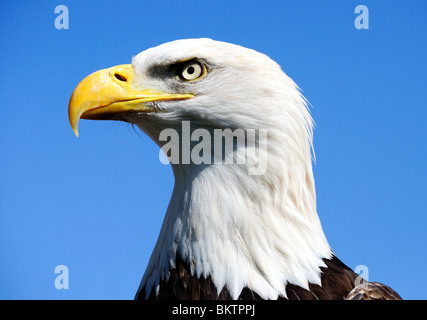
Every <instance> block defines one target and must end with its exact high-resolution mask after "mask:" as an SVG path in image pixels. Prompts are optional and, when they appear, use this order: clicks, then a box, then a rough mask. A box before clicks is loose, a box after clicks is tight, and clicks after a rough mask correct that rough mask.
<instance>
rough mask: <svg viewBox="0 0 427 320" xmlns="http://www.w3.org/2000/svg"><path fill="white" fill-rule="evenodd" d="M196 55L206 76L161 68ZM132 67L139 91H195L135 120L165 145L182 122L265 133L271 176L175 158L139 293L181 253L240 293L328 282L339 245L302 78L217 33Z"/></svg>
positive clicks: (144, 57)
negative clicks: (320, 193) (324, 208)
mask: <svg viewBox="0 0 427 320" xmlns="http://www.w3.org/2000/svg"><path fill="white" fill-rule="evenodd" d="M191 58H197V59H199V60H200V61H202V62H203V63H205V64H206V65H207V68H208V72H207V75H206V76H205V77H203V78H201V79H199V80H197V81H191V82H185V83H184V82H182V81H180V80H179V79H178V78H176V77H169V76H168V75H167V73H164V72H163V73H162V71H161V70H166V69H165V67H167V66H169V65H171V64H174V63H176V62H178V61H185V60H188V59H191ZM132 65H133V67H134V70H135V79H136V83H137V85H140V86H141V88H147V87H148V88H155V89H159V90H161V91H163V92H171V93H172V92H173V93H191V94H193V95H194V98H191V99H187V100H180V101H163V102H156V105H155V106H156V108H157V110H159V111H161V112H153V113H141V114H137V115H128V116H127V118H126V120H128V121H129V122H132V123H135V124H137V125H138V126H139V127H140V128H141V129H142V130H143V131H145V132H146V133H147V134H148V135H149V136H150V137H151V138H152V139H153V140H154V141H155V142H156V143H157V144H159V145H160V146H162V145H163V144H164V142H162V141H160V140H159V135H160V132H161V131H162V130H163V129H175V130H177V131H178V132H181V131H182V129H181V128H182V121H190V123H191V130H194V129H196V128H205V129H207V130H209V132H211V134H212V137H213V136H214V129H227V128H229V129H232V130H234V129H237V128H240V129H243V130H247V129H255V130H261V129H266V130H267V138H268V140H267V157H266V160H267V165H266V170H265V172H263V174H259V175H250V174H248V169H249V167H250V166H251V164H250V163H251V162H250V161H248V162H247V163H246V164H237V163H233V164H201V165H196V164H194V163H190V164H187V165H186V164H172V167H173V172H174V175H175V186H174V190H173V194H172V197H171V201H170V204H169V207H168V209H167V212H166V216H165V219H164V222H163V225H162V229H161V232H160V235H159V239H158V241H157V244H156V246H155V248H154V251H153V253H152V256H151V258H150V261H149V263H148V267H147V269H146V272H145V274H144V276H143V279H142V282H141V285H140V290H141V289H142V288H144V287H145V289H146V292H147V295H148V294H149V292H150V291H151V289H155V290H156V289H157V288H158V285H159V283H160V281H161V279H167V278H168V275H169V270H170V269H171V268H172V267H174V265H175V257H176V255H177V254H179V255H180V256H181V257H182V258H183V259H184V260H185V261H186V262H188V264H189V265H190V267H191V271H192V272H193V273H194V274H196V275H197V276H198V277H199V276H204V277H207V276H209V275H210V276H211V277H212V280H213V282H214V284H215V285H216V287H217V289H218V292H219V291H220V290H221V289H222V288H223V287H224V286H226V287H227V289H228V290H229V291H230V294H231V296H232V297H233V298H234V299H236V298H237V297H238V296H239V294H240V292H241V290H242V289H243V288H244V287H249V288H250V289H252V290H253V291H254V292H256V293H257V294H259V295H260V296H261V297H262V298H264V299H276V298H277V297H278V296H279V295H280V296H285V297H286V291H285V288H286V284H287V283H292V284H295V285H298V286H301V287H304V288H308V283H309V282H310V283H315V284H320V272H321V271H320V267H321V266H324V263H323V260H322V259H324V258H330V257H331V249H330V247H329V244H328V242H327V240H326V237H325V236H324V233H323V230H322V227H321V224H320V221H319V218H318V215H317V212H316V195H315V188H314V178H313V174H312V164H311V146H312V128H313V122H312V119H311V116H310V113H309V111H308V110H307V105H306V101H305V99H304V97H303V96H302V95H301V94H300V92H299V90H298V87H297V86H296V84H295V83H294V82H293V81H292V80H291V79H290V78H289V77H288V76H287V75H286V74H285V73H284V72H283V71H282V70H281V68H280V66H279V65H278V64H277V63H275V62H274V61H272V60H271V59H270V58H268V57H267V56H266V55H264V54H261V53H259V52H256V51H254V50H250V49H247V48H243V47H241V46H237V45H233V44H228V43H224V42H218V41H213V40H210V39H189V40H178V41H173V42H170V43H166V44H163V45H160V46H158V47H155V48H151V49H148V50H146V51H143V52H141V53H140V54H138V55H137V56H136V57H134V59H133V61H132ZM159 70H160V71H159ZM189 143H191V144H192V145H194V144H195V143H196V142H194V141H190V142H189ZM237 148H238V149H239V148H245V146H244V145H243V146H242V145H240V146H239V147H237ZM239 151H241V152H244V151H245V150H237V152H239Z"/></svg>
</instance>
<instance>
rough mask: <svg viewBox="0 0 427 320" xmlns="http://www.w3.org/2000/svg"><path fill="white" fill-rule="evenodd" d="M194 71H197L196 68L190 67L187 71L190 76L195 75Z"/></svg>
mask: <svg viewBox="0 0 427 320" xmlns="http://www.w3.org/2000/svg"><path fill="white" fill-rule="evenodd" d="M194 71H196V70H195V69H194V67H188V69H187V72H188V74H193V73H194Z"/></svg>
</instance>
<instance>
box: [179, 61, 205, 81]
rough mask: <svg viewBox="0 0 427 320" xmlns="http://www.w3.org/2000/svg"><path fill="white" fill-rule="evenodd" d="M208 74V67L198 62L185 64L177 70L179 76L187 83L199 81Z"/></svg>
mask: <svg viewBox="0 0 427 320" xmlns="http://www.w3.org/2000/svg"><path fill="white" fill-rule="evenodd" d="M205 74H206V67H205V66H204V65H203V64H202V63H201V62H199V61H197V60H191V61H186V62H183V63H182V64H181V65H180V66H179V67H178V69H177V76H178V77H179V78H180V79H182V80H186V81H192V80H197V79H199V78H201V77H203V76H204V75H205Z"/></svg>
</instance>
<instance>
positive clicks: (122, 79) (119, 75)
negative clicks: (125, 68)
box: [114, 73, 127, 82]
mask: <svg viewBox="0 0 427 320" xmlns="http://www.w3.org/2000/svg"><path fill="white" fill-rule="evenodd" d="M114 77H116V79H117V80H119V81H123V82H126V81H127V79H126V77H125V76H122V75H121V74H119V73H115V74H114Z"/></svg>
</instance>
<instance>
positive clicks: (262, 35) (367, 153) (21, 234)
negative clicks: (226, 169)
mask: <svg viewBox="0 0 427 320" xmlns="http://www.w3.org/2000/svg"><path fill="white" fill-rule="evenodd" d="M61 4H62V5H66V6H67V7H68V9H69V29H68V30H57V29H56V28H55V24H54V22H55V18H56V17H57V16H58V14H55V12H54V10H55V7H56V6H57V5H61ZM360 4H364V5H366V6H367V7H368V9H369V29H368V30H357V29H356V28H355V26H354V19H355V18H356V16H357V14H355V13H354V9H355V7H356V6H357V5H360ZM426 14H427V2H426V1H423V0H412V1H379V0H376V1H263V2H260V1H222V0H221V1H219V0H216V1H116V2H113V1H111V2H106V1H62V2H59V1H37V2H36V1H2V2H1V3H0V30H1V31H0V41H1V43H2V53H1V59H0V66H1V70H2V77H1V80H0V82H1V85H0V96H1V102H0V105H1V108H0V119H1V125H0V175H1V179H0V299H133V297H134V294H135V292H136V290H137V288H138V285H139V282H140V280H141V277H142V275H143V272H144V270H145V267H146V264H147V262H148V259H149V256H150V254H151V251H152V249H153V247H154V244H155V241H156V240H157V236H158V233H159V231H160V226H161V223H162V220H163V216H164V212H165V211H166V208H167V205H168V202H169V197H170V195H171V192H172V187H173V175H172V170H171V168H170V167H169V166H165V165H163V164H161V163H160V161H159V157H158V154H159V150H158V147H157V146H156V145H155V144H154V143H153V142H152V141H151V140H150V139H149V138H148V137H146V136H144V135H143V134H142V133H138V132H135V131H134V130H133V129H132V128H131V127H130V126H129V125H127V124H125V123H117V122H110V121H85V120H83V121H81V122H80V126H79V132H80V138H76V137H75V136H74V134H73V132H72V130H71V128H70V125H69V123H68V115H67V107H68V101H69V98H70V96H71V93H72V91H73V89H74V87H75V86H76V85H77V84H78V83H79V81H80V80H81V79H83V78H84V77H85V76H86V75H88V74H89V73H92V72H93V71H96V70H99V69H102V68H106V67H110V66H114V65H118V64H123V63H129V62H130V61H131V58H132V56H134V55H136V54H137V53H139V52H140V51H142V50H144V49H146V48H149V47H152V46H156V45H158V44H161V43H163V42H167V41H171V40H175V39H182V38H196V37H209V38H213V39H216V40H222V41H226V42H232V43H236V44H240V45H243V46H246V47H250V48H253V49H255V50H258V51H261V52H263V53H266V54H267V55H269V56H270V57H271V58H273V59H274V60H276V61H277V62H278V63H279V64H280V65H281V66H282V68H283V70H284V71H285V72H286V73H287V74H288V75H289V76H290V77H292V78H293V79H294V80H295V81H296V83H297V84H298V85H299V86H300V87H301V89H302V90H303V93H304V95H305V97H306V98H307V99H308V100H309V101H310V103H311V105H312V107H313V108H312V115H313V117H314V119H315V121H316V128H315V133H314V147H315V152H316V159H317V160H316V164H315V166H314V174H315V179H316V189H317V201H318V213H319V216H320V219H321V221H322V225H323V228H324V231H325V233H326V236H327V238H328V240H329V243H330V244H331V247H332V248H333V250H334V251H335V253H336V254H337V256H338V257H339V258H340V259H341V260H343V261H344V262H345V263H346V264H347V265H348V266H350V267H351V268H355V267H356V266H357V265H366V266H367V267H368V271H369V279H370V280H372V281H379V282H383V283H385V284H388V285H390V286H391V287H393V288H394V289H395V290H396V291H397V292H398V293H400V294H401V295H402V297H403V298H406V299H426V298H427V294H426V292H425V290H424V288H425V286H426V285H427V280H426V277H425V269H426V267H427V254H426V252H427V244H426V243H427V241H426V240H427V237H426V225H427V215H426V213H427V200H426V198H427V197H426V190H427V188H426V187H427V182H426V181H427V179H426V178H427V170H426V156H427V148H426V138H427V129H426V128H427V126H426V116H427V99H426V96H425V90H426V75H427V62H426V61H427V60H426V58H425V56H426V53H427V52H426V51H427V50H426V49H427V41H426V39H427V34H426V31H427V21H426V19H425V16H426ZM57 265H66V266H67V267H68V270H69V289H68V290H64V289H63V290H58V289H56V288H55V286H54V281H55V277H56V276H57V274H55V273H54V270H55V267H56V266H57ZM365 275H366V274H365Z"/></svg>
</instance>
